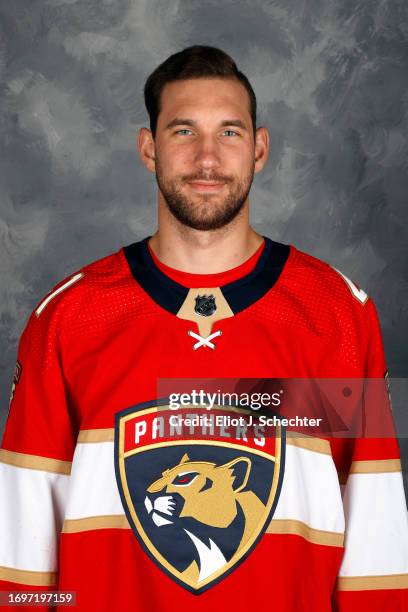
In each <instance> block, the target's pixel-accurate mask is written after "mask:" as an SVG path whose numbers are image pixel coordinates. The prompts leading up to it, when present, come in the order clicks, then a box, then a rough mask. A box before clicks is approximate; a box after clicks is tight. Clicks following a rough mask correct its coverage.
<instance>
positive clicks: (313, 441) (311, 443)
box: [286, 431, 331, 455]
mask: <svg viewBox="0 0 408 612" xmlns="http://www.w3.org/2000/svg"><path fill="white" fill-rule="evenodd" d="M286 444H290V445H291V446H296V447H297V448H304V449H305V450H309V451H313V452H315V453H322V454H323V455H331V447H330V442H328V440H322V439H321V438H312V437H310V436H305V435H304V434H300V433H298V432H293V431H288V432H287V433H286Z"/></svg>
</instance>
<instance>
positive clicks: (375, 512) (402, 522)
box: [333, 300, 408, 612]
mask: <svg viewBox="0 0 408 612" xmlns="http://www.w3.org/2000/svg"><path fill="white" fill-rule="evenodd" d="M364 308H366V309H367V312H366V314H367V317H368V334H367V353H366V378H367V382H368V384H369V383H370V380H372V379H376V381H375V382H376V383H378V382H382V383H383V388H384V389H385V385H386V381H385V380H384V375H385V373H386V370H387V368H386V362H385V357H384V349H383V342H382V337H381V330H380V326H379V322H378V316H377V312H376V309H375V306H374V304H373V302H372V301H371V300H368V302H367V304H366V305H365V306H364ZM372 389H374V390H375V396H374V395H373V391H372V392H371V394H370V393H368V394H367V400H366V402H365V403H366V405H365V410H366V412H367V413H369V411H370V408H372V409H373V410H375V419H376V418H377V416H376V415H377V414H378V418H379V419H380V418H383V419H384V420H383V422H384V423H385V424H387V426H386V427H385V428H384V435H380V434H379V433H378V434H376V435H375V437H374V436H371V435H370V433H369V435H368V437H367V436H365V435H364V434H363V435H362V436H361V437H360V436H359V437H356V438H355V439H354V440H349V441H348V442H349V443H350V444H349V447H350V449H351V450H350V452H349V461H348V474H347V480H346V484H345V486H344V489H343V506H344V515H345V524H346V528H345V540H344V555H343V559H342V563H341V566H340V569H339V573H338V578H337V584H336V590H335V594H334V605H333V609H334V610H335V611H336V612H355V610H358V611H359V612H380V611H381V612H385V610H387V611H388V610H389V611H390V612H391V610H392V611H393V612H402V611H403V610H408V513H407V506H406V499H405V493H404V486H403V478H402V471H401V462H400V452H399V446H398V441H397V439H396V436H395V430H394V427H393V421H392V412H391V405H390V402H389V399H388V394H387V392H386V391H385V393H383V395H382V397H383V398H384V400H382V399H381V400H380V403H382V402H383V401H384V406H383V409H384V412H383V414H382V415H381V409H380V410H379V405H378V404H379V394H378V386H376V385H374V386H373V387H372ZM380 397H381V394H380ZM390 422H391V426H390V425H389V423H390ZM370 431H371V432H373V431H374V432H379V428H377V429H375V428H374V429H373V428H371V429H370Z"/></svg>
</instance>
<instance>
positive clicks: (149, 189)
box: [0, 0, 408, 452]
mask: <svg viewBox="0 0 408 612" xmlns="http://www.w3.org/2000/svg"><path fill="white" fill-rule="evenodd" d="M197 43H198V44H199V43H201V44H211V45H215V46H219V47H221V48H222V49H224V50H225V51H227V52H228V53H230V54H231V55H232V56H233V57H234V58H235V59H236V61H237V63H238V65H239V67H240V68H241V70H243V71H244V72H245V73H246V74H247V75H248V76H249V78H250V80H251V82H252V84H253V86H254V89H255V91H256V94H257V97H258V101H259V107H260V108H259V110H260V112H259V123H260V124H264V125H266V126H267V127H268V128H269V130H270V133H271V158H270V161H269V163H268V165H267V167H266V169H265V170H264V171H263V173H262V174H261V175H257V176H256V178H255V182H254V186H253V189H252V192H251V193H252V196H251V202H252V220H253V224H254V226H255V228H257V229H258V230H260V231H261V232H262V233H266V234H268V235H269V236H271V237H272V238H275V239H276V240H280V241H283V242H290V243H294V244H295V245H297V246H298V247H299V248H301V249H303V250H306V251H308V252H310V253H312V254H313V255H315V256H317V257H320V258H322V259H324V260H326V261H328V262H329V263H330V264H332V265H334V266H336V267H337V268H339V269H340V270H342V271H343V272H344V273H345V274H347V275H348V276H350V277H351V278H352V279H353V280H355V281H357V282H358V283H359V284H360V285H361V286H362V287H363V288H364V289H365V290H366V291H367V292H368V293H369V294H370V295H371V296H372V297H373V298H374V300H375V303H376V305H377V308H378V311H379V315H380V320H381V324H382V329H383V335H384V341H385V348H386V355H387V360H388V364H389V368H390V372H391V376H393V377H406V376H407V374H408V360H407V356H408V349H407V344H406V341H407V331H408V330H407V327H408V325H407V323H408V317H407V297H408V291H407V289H408V287H407V280H408V273H407V250H408V240H407V233H406V231H405V230H406V227H407V224H408V218H407V216H408V215H407V212H406V209H407V203H408V202H407V201H406V198H407V194H408V172H407V171H408V156H407V149H408V146H407V127H408V2H407V1H406V0H381V1H380V0H362V1H361V0H360V1H359V0H309V1H307V0H304V1H301V0H277V1H267V0H261V1H260V0H245V1H229V2H228V1H226V2H223V1H220V0H217V1H214V0H207V1H204V0H199V1H197V0H188V1H187V0H186V1H182V0H179V1H171V0H139V1H138V0H48V1H47V0H41V1H39V0H14V1H11V0H0V75H1V90H0V95H1V99H0V137H1V145H0V146H1V159H0V176H1V184H0V190H1V191H0V205H1V219H0V251H1V252H0V271H1V303H0V317H1V318H0V325H1V333H2V347H1V348H2V350H1V353H0V365H1V372H2V373H1V406H0V411H1V420H0V430H1V429H2V426H3V423H4V419H5V416H6V411H7V404H8V396H9V391H10V382H11V376H12V371H13V369H14V363H15V358H16V346H17V341H18V338H19V336H20V333H21V331H22V328H23V326H24V325H25V322H26V320H27V316H28V314H29V312H30V310H31V309H32V308H33V306H34V304H35V303H36V302H38V301H39V299H40V298H41V297H42V296H43V295H44V294H45V293H46V292H47V291H48V290H49V289H50V288H51V287H52V286H53V285H54V284H55V283H56V282H57V281H59V280H61V279H62V278H64V277H65V276H67V275H68V274H70V273H71V272H73V271H74V270H76V269H77V268H79V267H81V266H82V265H83V264H86V263H88V262H90V261H92V260H94V259H96V258H99V257H101V256H103V255H105V254H107V253H109V252H112V251H114V250H116V249H118V248H119V247H120V246H121V245H124V244H128V243H130V242H133V241H134V240H136V239H140V238H141V237H143V236H145V235H146V234H147V233H149V232H152V231H153V229H154V226H155V201H156V193H155V190H156V184H155V181H154V177H153V175H151V174H150V173H148V172H147V171H146V170H145V169H144V167H142V165H141V162H140V161H139V159H138V155H137V152H136V146H135V137H136V134H137V131H138V128H139V127H141V126H142V125H147V115H146V112H145V109H144V105H143V97H142V87H143V84H144V80H145V78H146V76H147V75H148V74H149V72H151V70H153V69H154V68H155V67H156V66H157V64H158V63H160V62H162V61H163V60H164V59H165V58H166V57H167V56H168V55H169V54H171V53H174V52H176V51H178V50H180V49H182V48H183V47H186V46H189V45H191V44H197ZM399 387H400V388H402V389H403V388H404V381H400V385H399ZM395 411H396V416H397V422H398V428H399V432H400V435H403V434H402V432H403V430H404V429H405V431H406V430H407V429H408V426H407V415H406V413H407V409H406V407H405V405H404V403H403V402H399V401H398V398H397V401H396V409H395ZM402 444H403V448H405V449H406V446H404V445H405V444H406V441H405V440H403V441H402ZM404 452H406V451H404Z"/></svg>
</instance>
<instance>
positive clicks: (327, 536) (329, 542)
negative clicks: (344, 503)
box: [265, 519, 344, 547]
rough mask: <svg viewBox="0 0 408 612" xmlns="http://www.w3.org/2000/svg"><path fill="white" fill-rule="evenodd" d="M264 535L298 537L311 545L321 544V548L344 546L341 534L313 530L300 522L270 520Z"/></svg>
mask: <svg viewBox="0 0 408 612" xmlns="http://www.w3.org/2000/svg"><path fill="white" fill-rule="evenodd" d="M265 533H274V534H280V535H281V534H284V535H287V534H289V535H298V536H300V537H301V538H303V539H305V540H307V541H308V542H311V543H312V544H322V545H323V546H338V547H342V546H343V544H344V534H343V533H338V532H335V531H323V530H321V529H313V527H309V525H306V523H303V522H302V521H296V520H292V519H288V520H287V519H272V521H271V522H270V523H269V525H268V528H267V530H266V532H265Z"/></svg>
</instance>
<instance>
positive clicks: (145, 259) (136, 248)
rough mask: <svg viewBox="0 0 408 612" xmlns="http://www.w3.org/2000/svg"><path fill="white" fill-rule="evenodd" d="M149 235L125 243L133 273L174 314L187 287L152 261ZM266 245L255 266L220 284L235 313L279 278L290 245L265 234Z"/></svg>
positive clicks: (182, 300) (163, 306)
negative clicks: (127, 243)
mask: <svg viewBox="0 0 408 612" xmlns="http://www.w3.org/2000/svg"><path fill="white" fill-rule="evenodd" d="M149 239H150V236H148V237H147V238H144V239H143V240H141V241H140V242H134V243H132V244H130V245H128V246H126V247H124V249H123V250H124V253H125V257H126V259H127V261H128V264H129V267H130V270H131V272H132V275H133V277H134V278H135V280H136V281H137V282H138V283H139V285H140V286H141V287H142V288H143V289H144V290H145V291H146V293H147V294H148V295H149V296H150V297H151V298H152V300H154V301H155V302H156V303H157V304H159V305H160V306H161V307H162V308H164V309H165V310H167V311H168V312H171V313H172V314H174V315H176V314H177V313H178V312H179V310H180V308H181V306H182V305H183V303H184V302H185V300H186V297H187V294H188V293H189V288H187V287H184V286H183V285H181V284H180V283H178V282H176V281H175V280H173V279H172V278H170V277H168V276H167V275H166V274H165V273H164V272H162V270H160V268H158V267H157V266H156V264H155V262H154V261H153V258H152V256H151V254H150V251H149V247H148V241H149ZM264 239H265V247H264V249H263V251H262V253H261V256H260V257H259V259H258V262H257V264H256V266H255V268H254V269H253V270H252V271H251V272H249V274H246V275H245V276H242V277H241V278H238V279H237V280H235V281H232V282H230V283H227V284H225V285H222V286H221V287H219V289H220V291H221V293H222V294H223V296H224V298H225V299H226V301H227V303H228V305H229V307H230V308H231V310H232V312H233V313H234V314H237V313H238V312H241V311H242V310H244V309H245V308H248V306H251V304H253V303H254V302H256V301H258V300H259V299H260V298H261V297H263V296H264V295H265V293H266V292H267V291H269V289H271V288H272V287H273V285H274V284H275V283H276V281H277V280H278V278H279V276H280V274H281V272H282V270H283V267H284V265H285V263H286V260H287V258H288V256H289V251H290V247H289V245H287V244H282V243H280V242H275V241H273V240H271V239H270V238H267V237H265V236H264Z"/></svg>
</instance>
